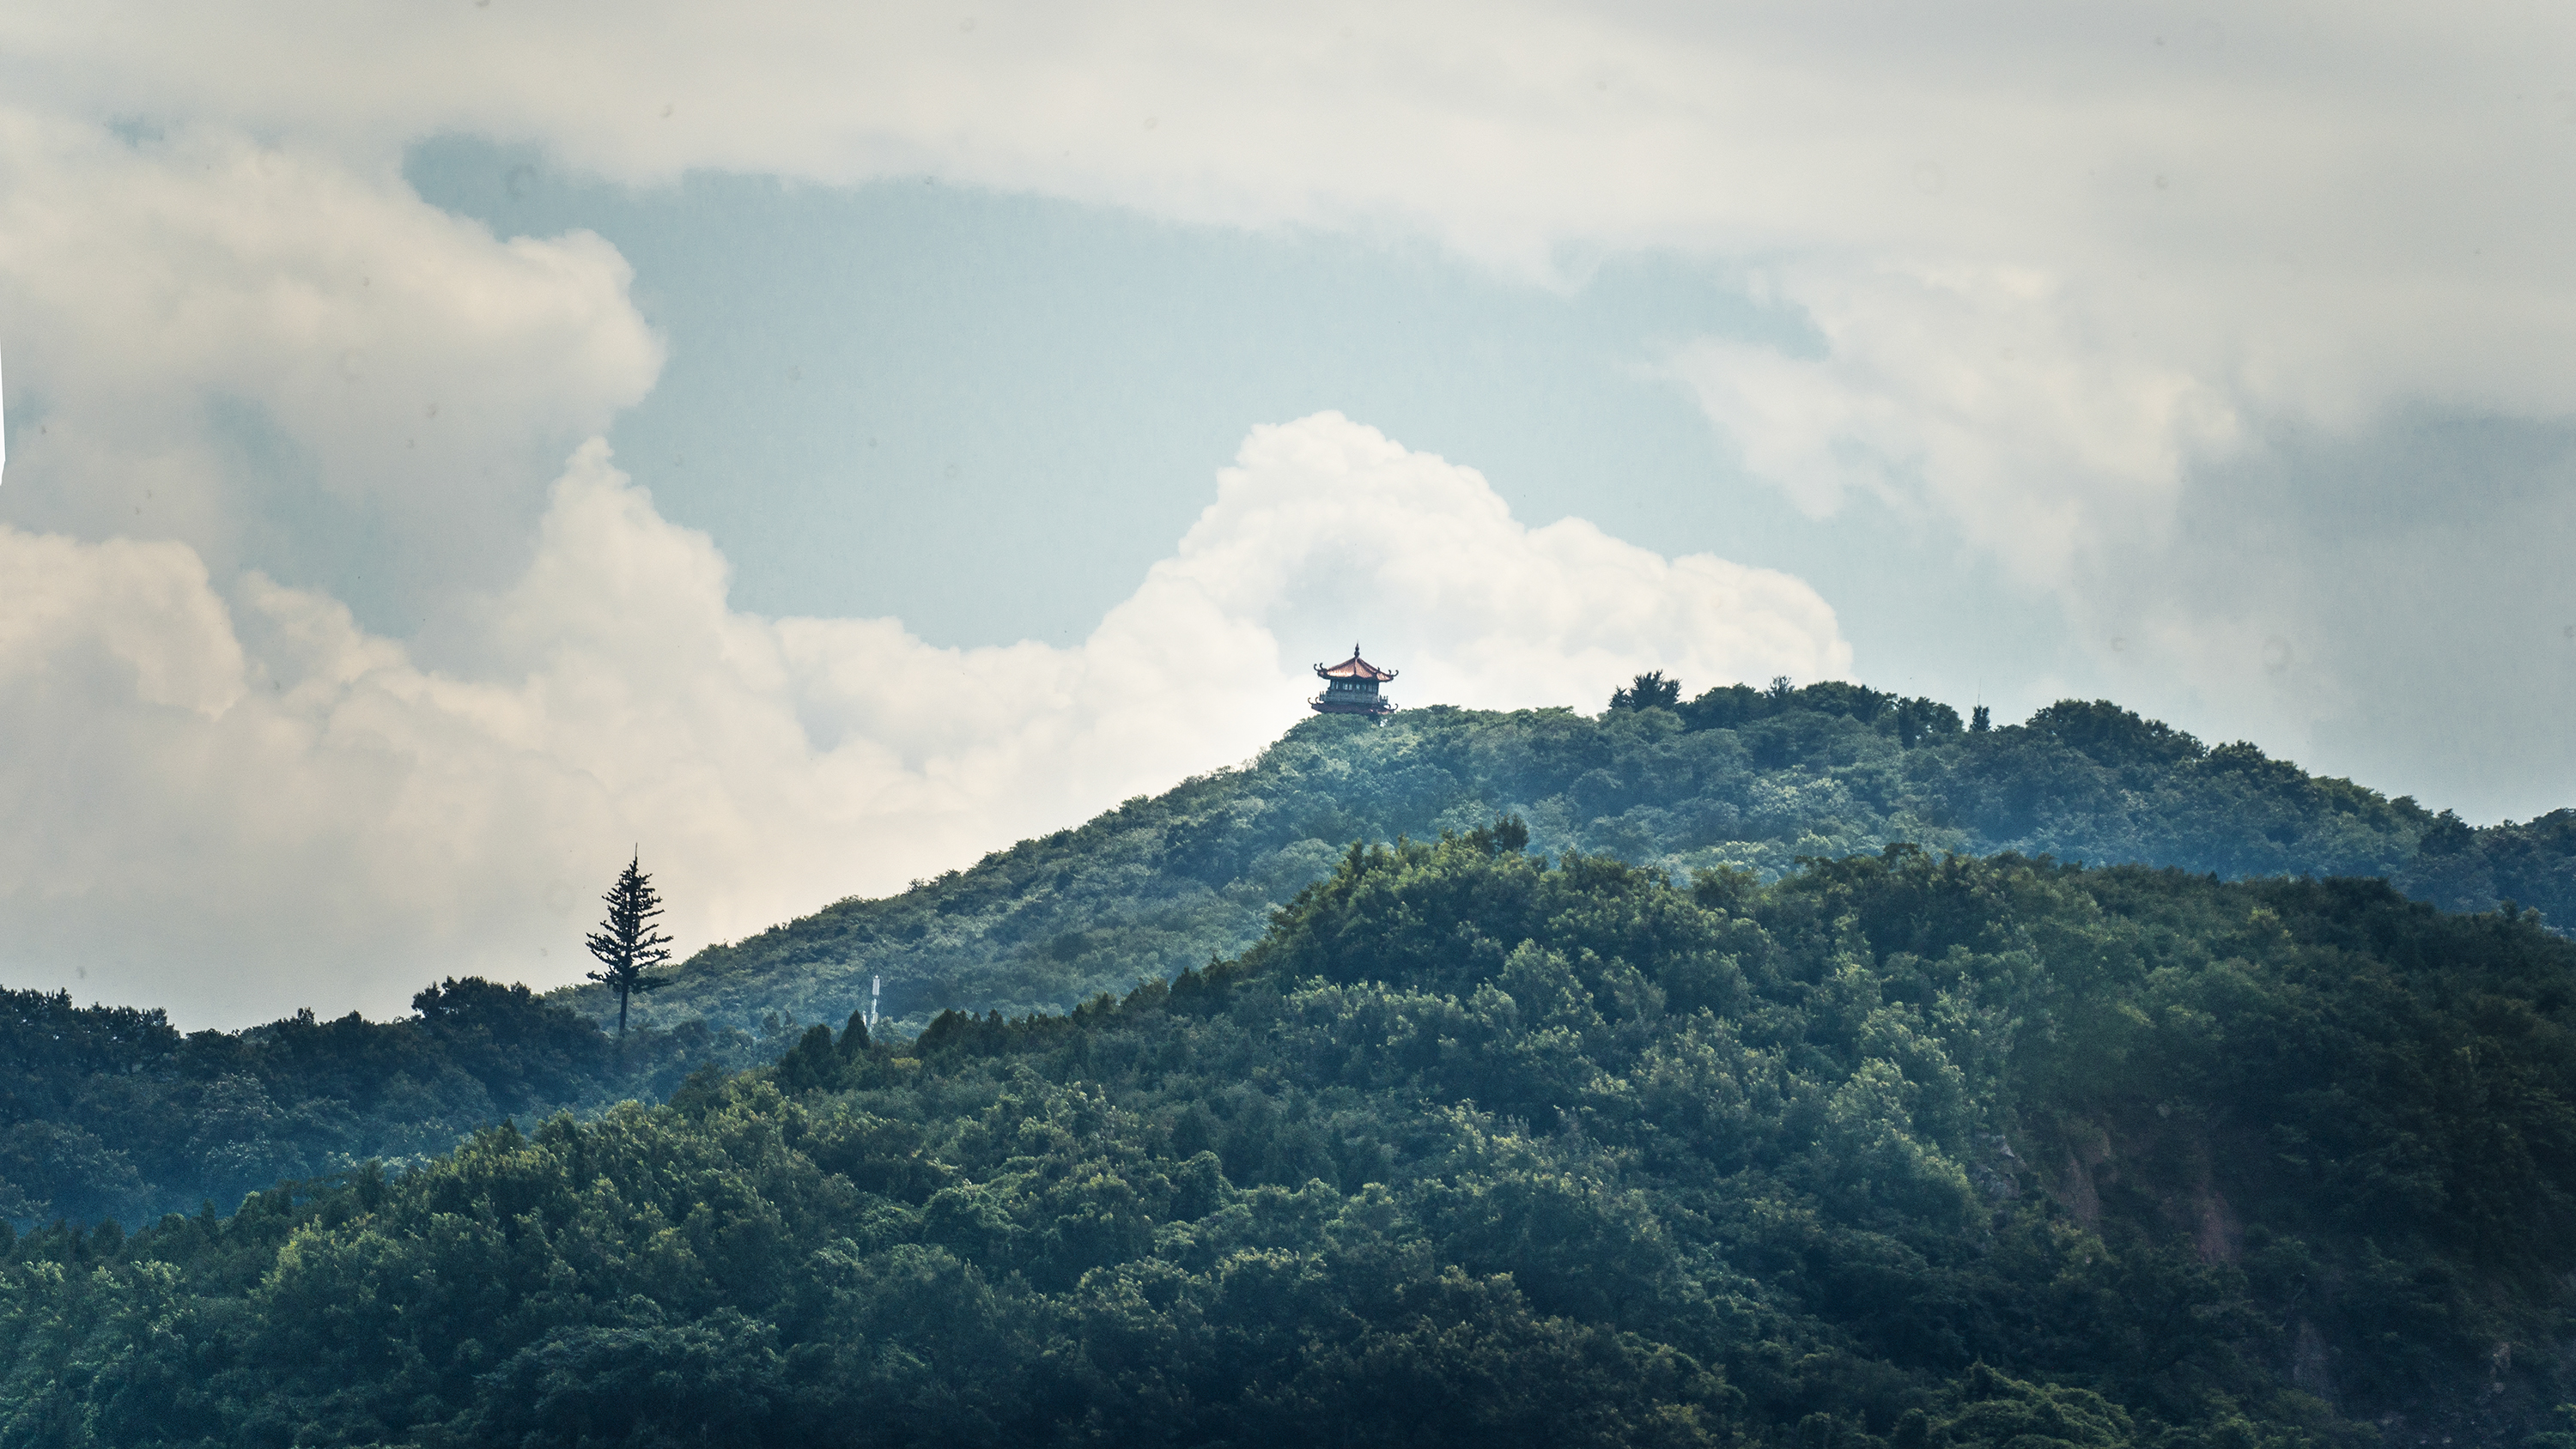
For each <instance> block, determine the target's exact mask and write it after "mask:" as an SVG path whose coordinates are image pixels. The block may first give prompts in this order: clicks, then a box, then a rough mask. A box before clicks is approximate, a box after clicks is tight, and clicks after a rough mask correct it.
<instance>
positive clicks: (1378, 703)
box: [1307, 644, 1395, 719]
mask: <svg viewBox="0 0 2576 1449" xmlns="http://www.w3.org/2000/svg"><path fill="white" fill-rule="evenodd" d="M1315 677H1316V678H1318V679H1321V680H1322V681H1324V692H1323V693H1321V694H1319V695H1316V696H1315V697H1314V698H1313V699H1310V700H1308V701H1307V703H1308V704H1311V705H1313V706H1314V707H1315V713H1317V714H1364V715H1367V716H1368V717H1369V718H1371V719H1384V718H1386V717H1387V716H1388V715H1391V714H1393V713H1395V701H1394V700H1391V699H1388V698H1386V697H1385V696H1383V695H1381V694H1379V693H1378V692H1377V687H1378V686H1379V685H1381V684H1384V683H1385V682H1387V681H1388V680H1390V679H1393V678H1394V677H1395V671H1394V670H1392V669H1380V668H1378V667H1377V666H1376V665H1374V664H1371V663H1369V662H1368V661H1367V660H1365V659H1362V658H1361V657H1360V646H1358V645H1357V644H1354V645H1352V646H1351V657H1350V658H1348V659H1345V660H1343V661H1342V662H1341V663H1339V664H1318V665H1316V666H1315Z"/></svg>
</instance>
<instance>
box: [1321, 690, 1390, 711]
mask: <svg viewBox="0 0 2576 1449" xmlns="http://www.w3.org/2000/svg"><path fill="white" fill-rule="evenodd" d="M1306 703H1307V705H1308V706H1310V707H1312V708H1315V709H1346V710H1349V711H1350V712H1351V713H1353V714H1358V713H1361V712H1362V711H1365V710H1385V711H1388V712H1392V711H1393V710H1394V709H1395V708H1396V703H1395V701H1394V700H1391V699H1389V698H1387V697H1386V696H1385V695H1382V694H1362V693H1360V692H1359V691H1357V690H1352V691H1351V692H1349V693H1347V694H1331V693H1326V694H1319V695H1316V696H1315V697H1314V698H1313V699H1310V700H1308V701H1306Z"/></svg>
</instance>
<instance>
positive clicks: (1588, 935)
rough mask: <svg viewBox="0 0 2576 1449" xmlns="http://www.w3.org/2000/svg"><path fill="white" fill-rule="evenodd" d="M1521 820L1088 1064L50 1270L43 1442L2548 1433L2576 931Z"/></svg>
mask: <svg viewBox="0 0 2576 1449" xmlns="http://www.w3.org/2000/svg"><path fill="white" fill-rule="evenodd" d="M1517 834H1518V832H1517V831H1515V830H1513V829H1510V828H1508V827H1506V828H1504V829H1500V830H1485V831H1477V832H1471V833H1467V834H1461V835H1457V836H1454V837H1452V838H1449V839H1445V840H1443V841H1440V842H1438V843H1436V844H1423V843H1414V844H1408V845H1405V846H1402V847H1400V848H1397V849H1393V850H1389V849H1384V848H1352V849H1349V850H1348V851H1346V852H1344V853H1343V854H1342V855H1341V857H1340V858H1339V860H1338V862H1337V863H1336V864H1335V865H1334V866H1333V868H1332V869H1331V870H1330V872H1329V873H1328V875H1327V877H1326V878H1325V879H1324V880H1323V881H1322V882H1320V883H1319V884H1317V885H1316V886H1315V887H1313V888H1311V889H1309V890H1307V891H1305V892H1303V893H1302V894H1300V895H1298V896H1297V897H1296V899H1295V900H1294V901H1293V902H1292V904H1291V905H1290V906H1289V907H1288V909H1287V910H1286V911H1285V912H1284V913H1283V914H1282V915H1281V916H1280V918H1279V920H1278V921H1277V922H1276V924H1275V925H1274V926H1273V927H1272V929H1271V930H1270V931H1269V932H1268V933H1267V934H1266V935H1265V936H1264V937H1263V938H1262V939H1261V940H1260V941H1259V942H1258V943H1257V944H1256V945H1255V946H1254V947H1253V948H1252V949H1250V950H1249V951H1247V952H1245V953H1243V954H1242V955H1241V956H1240V957H1239V958H1237V959H1232V960H1227V961H1223V962H1219V963H1216V964H1213V965H1211V966H1210V967H1208V968H1207V969H1205V970H1193V971H1189V972H1186V973H1184V974H1182V975H1181V976H1180V977H1179V978H1178V979H1177V980H1175V981H1173V982H1171V983H1169V984H1168V985H1166V984H1163V983H1161V982H1156V983H1152V984H1149V985H1147V986H1144V987H1142V988H1140V989H1138V990H1136V991H1134V992H1132V993H1130V994H1128V995H1127V996H1126V997H1125V998H1124V999H1117V998H1111V997H1102V998H1099V999H1096V1000H1094V1001H1091V1002H1089V1003H1086V1004H1084V1005H1083V1006H1082V1007H1080V1008H1079V1009H1078V1010H1076V1011H1073V1012H1071V1013H1069V1014H1061V1015H1033V1016H1024V1017H1021V1018H1018V1019H1005V1018H1003V1017H1001V1016H1000V1015H998V1014H987V1015H980V1016H972V1017H970V1016H967V1015H965V1014H963V1013H948V1014H944V1015H942V1016H940V1017H938V1018H936V1019H935V1020H933V1021H932V1022H931V1023H930V1026H929V1028H928V1030H926V1031H925V1032H924V1033H923V1034H922V1035H921V1037H920V1038H919V1040H918V1041H916V1042H912V1043H908V1044H904V1045H901V1046H892V1045H889V1044H888V1043H886V1042H882V1041H880V1042H876V1043H869V1042H867V1041H866V1039H865V1034H864V1032H862V1031H857V1030H851V1031H846V1032H844V1033H843V1034H842V1035H840V1036H839V1037H838V1038H837V1039H836V1038H835V1036H834V1034H833V1033H832V1032H831V1031H830V1030H828V1029H824V1028H816V1029H814V1030H812V1031H809V1032H807V1033H805V1034H804V1036H803V1037H802V1038H801V1039H800V1040H799V1041H798V1042H797V1044H796V1045H795V1047H794V1048H793V1049H792V1050H790V1051H789V1052H788V1053H787V1054H786V1055H785V1056H784V1057H783V1058H782V1059H781V1060H779V1061H778V1062H777V1063H776V1065H775V1066H772V1067H765V1068H760V1069H757V1070H755V1071H752V1072H748V1073H737V1074H727V1073H724V1072H722V1071H717V1070H710V1071H707V1072H704V1073H701V1074H699V1075H697V1076H695V1077H693V1078H691V1079H690V1080H689V1081H688V1082H687V1083H686V1084H684V1085H683V1086H682V1087H681V1088H680V1089H679V1090H678V1091H677V1092H676V1093H675V1094H674V1095H673V1096H672V1098H671V1100H670V1101H669V1102H668V1104H667V1105H663V1106H657V1107H642V1106H626V1107H620V1108H617V1109H615V1110H612V1111H610V1112H608V1113H607V1114H605V1115H604V1116H602V1117H600V1118H598V1119H597V1120H596V1121H593V1122H591V1123H588V1124H582V1123H578V1122H576V1121H574V1120H573V1119H571V1118H569V1117H557V1118H554V1119H552V1120H549V1121H547V1122H546V1123H544V1124H543V1125H542V1126H539V1127H537V1128H536V1129H535V1130H534V1131H533V1132H532V1133H530V1134H528V1135H524V1136H523V1135H522V1134H521V1133H519V1132H518V1131H515V1130H511V1129H506V1128H504V1129H496V1130H492V1131H488V1132H485V1133H483V1134H481V1135H479V1136H477V1137H476V1138H474V1139H473V1140H472V1141H471V1142H469V1143H468V1144H466V1145H465V1146H463V1147H461V1148H460V1149H459V1150H457V1151H456V1152H455V1153H454V1154H453V1155H452V1156H449V1157H445V1158H441V1159H439V1160H436V1161H434V1162H431V1163H428V1164H427V1165H424V1166H422V1167H420V1168H418V1169H416V1170H413V1171H410V1172H407V1173H403V1174H400V1175H398V1176H391V1177H388V1176H386V1175H383V1174H380V1173H377V1172H372V1171H369V1172H361V1173H357V1174H354V1175H352V1176H350V1177H348V1178H346V1179H344V1180H339V1181H334V1182H327V1183H307V1184H303V1185H297V1186H289V1187H281V1188H278V1189H275V1190H273V1191H270V1192H268V1193H265V1194H262V1195H261V1196H260V1197H258V1198H257V1199H254V1200H253V1201H252V1202H251V1203H250V1204H249V1205H247V1206H246V1207H245V1208H244V1209H243V1211H242V1212H240V1213H239V1214H237V1215H235V1216H234V1217H232V1218H230V1219H217V1218H215V1217H213V1216H212V1215H203V1216H199V1217H194V1218H178V1217H174V1218H170V1219H166V1220H164V1221H163V1222H162V1223H161V1224H159V1225H158V1226H155V1227H151V1228H148V1229H146V1230H144V1231H142V1232H139V1233H136V1234H133V1235H131V1236H128V1235H126V1234H124V1233H121V1232H119V1231H116V1230H114V1229H112V1228H111V1229H101V1230H97V1231H89V1232H83V1231H78V1230H74V1229H70V1228H56V1229H52V1230H48V1231H45V1232H40V1233H36V1234H33V1235H31V1236H29V1237H27V1238H25V1239H23V1240H20V1241H19V1242H17V1243H16V1244H15V1246H14V1247H13V1248H12V1249H11V1251H10V1252H9V1254H8V1255H7V1257H8V1259H9V1262H8V1264H7V1266H6V1267H5V1268H0V1342H7V1343H9V1344H12V1345H13V1346H14V1347H15V1352H14V1353H13V1354H12V1355H11V1356H10V1358H9V1360H8V1364H7V1369H8V1374H9V1377H8V1378H7V1380H6V1382H5V1384H0V1445H16V1444H36V1443H47V1444H53V1443H62V1444H78V1443H87V1442H102V1443H117V1444H152V1443H173V1444H178V1443H225V1444H233V1443H242V1444H251V1443H256V1444H285V1443H289V1442H294V1443H299V1444H317V1445H318V1444H341V1443H347V1444H357V1443H415V1444H423V1445H430V1444H465V1443H476V1444H483V1443H512V1444H523V1445H532V1446H535V1445H567V1446H569V1445H576V1444H591V1445H609V1444H632V1445H648V1444H650V1445H661V1444H696V1443H747V1442H778V1443H787V1442H796V1443H816V1444H896V1443H904V1444H910V1443H992V1442H1004V1441H1008V1442H1029V1443H1076V1442H1081V1443H1120V1444H1141V1443H1157V1444H1162V1443H1168V1444H1175V1445H1179V1444H1193V1445H1198V1444H1206V1445H1213V1444H1299V1445H1306V1444H1318V1443H1322V1444H1363V1443H1365V1444H1399V1443H1404V1444H1411V1443H1429V1444H1443V1443H1458V1444H1466V1443H1478V1444H1483V1443H1494V1442H1508V1443H1533V1444H1535V1443H1547V1444H1601V1445H1613V1444H1617V1445H1628V1444H1674V1445H1686V1444H1704V1443H1720V1442H1728V1441H1730V1440H1733V1441H1736V1442H1745V1443H1758V1444H1774V1445H1784V1446H1785V1445H1799V1446H1850V1449H1864V1446H1872V1445H1880V1444H1887V1445H1902V1446H1907V1449H1912V1446H1917V1445H1936V1444H1937V1445H1957V1446H1969V1445H1982V1446H1996V1449H2002V1446H2012V1449H2057V1446H2068V1445H2080V1446H2127V1445H2157V1446H2164V1449H2184V1446H2219V1445H2228V1446H2245V1445H2274V1444H2278V1445H2291V1444H2319V1445H2323V1444H2352V1445H2360V1444H2365V1443H2372V1442H2414V1441H2415V1440H2417V1439H2418V1438H2419V1437H2428V1436H2429V1437H2430V1438H2431V1439H2434V1440H2439V1439H2442V1438H2444V1437H2452V1438H2456V1439H2457V1441H2458V1442H2460V1443H2520V1442H2523V1441H2524V1439H2525V1437H2526V1436H2528V1435H2532V1434H2551V1433H2555V1432H2556V1431H2557V1429H2559V1428H2560V1427H2562V1425H2561V1423H2560V1422H2559V1421H2557V1420H2554V1419H2553V1418H2552V1410H2551V1408H2550V1406H2552V1405H2555V1404H2559V1403H2562V1402H2565V1401H2567V1400H2568V1399H2570V1398H2576V1393H2571V1389H2576V1385H2571V1384H2570V1383H2569V1382H2568V1369H2567V1367H2566V1365H2565V1362H2564V1356H2563V1353H2562V1352H2561V1346H2562V1345H2563V1344H2565V1343H2566V1342H2568V1341H2569V1337H2570V1330H2571V1328H2576V1323H2571V1320H2570V1317H2569V1307H2570V1304H2569V1296H2570V1288H2569V1286H2568V1285H2569V1273H2570V1270H2571V1269H2576V1107H2571V1104H2576V1052H2571V1050H2570V1048H2571V1046H2576V1042H2571V1040H2570V1028H2571V1026H2576V1002H2571V991H2576V946H2571V945H2570V944H2569V943H2568V942H2567V941H2565V940H2563V939H2561V938H2559V937H2558V936H2556V935H2554V934H2551V933H2549V932H2547V931H2545V930H2543V929H2541V928H2540V927H2539V926H2538V925H2537V924H2535V923H2534V922H2533V920H2532V919H2531V918H2530V916H2529V915H2528V914H2526V913H2508V912H2501V911H2499V912H2494V913H2489V914H2484V915H2477V916H2456V915H2444V914H2440V913H2437V912H2435V911H2433V910H2431V909H2430V908H2427V907H2425V906H2422V905H2418V904H2414V903H2410V902H2408V901H2406V900H2405V899H2403V898H2402V897H2401V896H2400V895H2398V894H2397V893H2396V892H2395V891H2393V890H2391V889H2389V888H2388V887H2386V886H2385V885H2382V884H2380V883H2377V882H2370V881H2326V882H2307V881H2295V880H2293V881H2280V880H2273V881H2259V882H2247V883H2222V882H2220V881H2217V880H2214V879H2211V878H2210V877H2209V876H2207V875H2205V874H2203V875H2195V874H2188V873H2184V872H2180V871H2148V870H2143V869H2135V868H2121V869H2111V870H2099V869H2096V870H2079V869H2076V868H2073V867H2068V866H2059V865H2051V864H2047V863H2043V862H2034V861H2032V860H2029V859H2025V858H2020V857H2013V856H2005V857H2001V858H1997V859H1994V860H1990V861H1975V860H1963V859H1944V858H1940V857H1937V856H1934V855H1931V854H1927V853H1924V852H1921V851H1917V850H1912V849H1902V848H1900V849H1896V850H1891V851H1888V852H1885V853H1884V854H1876V855H1868V856H1862V857H1858V858H1853V859H1848V860H1841V861H1836V862H1831V863H1822V864H1816V865H1813V866H1811V867H1808V868H1805V869H1803V870H1799V871H1796V872H1793V873H1792V874H1790V875H1789V876H1787V877H1786V878H1785V879H1783V880H1782V881H1780V882H1779V883H1777V884H1774V885H1767V886H1766V885H1764V884H1762V883H1760V882H1759V881H1758V880H1756V879H1755V878H1754V877H1753V876H1751V875H1749V874H1744V873H1731V872H1712V873H1709V874H1706V875H1703V876H1701V877H1700V878H1698V879H1697V880H1696V881H1694V882H1693V883H1692V884H1691V885H1689V886H1680V885H1675V884H1672V883H1669V882H1668V879H1667V877H1665V876H1664V875H1662V874H1660V873H1658V872H1655V871H1651V870H1642V869H1637V868H1633V867H1630V866H1626V865H1622V864H1619V863H1617V862H1615V861H1612V860H1609V859H1604V858H1598V857H1590V856H1582V855H1570V856H1566V857H1564V858H1562V859H1559V860H1556V861H1554V862H1550V861H1548V860H1545V859H1541V858H1535V857H1533V856H1531V855H1528V854H1525V853H1524V852H1523V851H1522V850H1520V849H1518V848H1516V847H1517V846H1518V844H1519V842H1518V839H1517ZM2545 1442H2552V1443H2555V1442H2559V1441H2557V1440H2549V1441H2545Z"/></svg>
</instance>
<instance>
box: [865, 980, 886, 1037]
mask: <svg viewBox="0 0 2576 1449" xmlns="http://www.w3.org/2000/svg"><path fill="white" fill-rule="evenodd" d="M883 990H885V978H884V977H882V976H871V977H869V978H868V1030H870V1031H874V1030H876V1029H877V993H878V992H881V991H883Z"/></svg>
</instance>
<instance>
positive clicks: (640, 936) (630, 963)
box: [586, 852, 671, 1041]
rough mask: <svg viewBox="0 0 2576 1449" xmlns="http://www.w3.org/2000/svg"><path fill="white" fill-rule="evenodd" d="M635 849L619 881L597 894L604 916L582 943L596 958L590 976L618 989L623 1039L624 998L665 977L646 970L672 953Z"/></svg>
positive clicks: (649, 881) (658, 900)
mask: <svg viewBox="0 0 2576 1449" xmlns="http://www.w3.org/2000/svg"><path fill="white" fill-rule="evenodd" d="M642 859H643V857H642V855H641V853H640V852H639V853H638V854H637V855H636V856H635V857H633V858H631V859H629V860H628V861H627V862H626V869H624V870H623V871H620V872H619V873H618V876H617V884H615V885H613V886H610V887H609V888H608V894H606V895H604V896H601V897H600V899H601V900H603V901H605V902H607V903H608V917H607V919H605V920H603V921H601V922H600V923H599V929H598V930H596V931H593V932H591V933H590V937H589V940H588V942H587V943H586V944H588V945H589V947H590V954H592V955H593V956H596V957H598V958H599V967H600V969H598V970H596V971H593V972H591V973H590V979H591V980H593V981H597V982H599V983H601V984H603V985H605V986H608V987H610V988H611V989H613V990H614V991H616V993H617V1039H618V1040H620V1041H624V1040H625V1039H626V998H627V997H628V995H629V994H631V993H634V992H638V991H651V990H654V989H656V988H658V987H660V986H661V985H662V984H663V983H662V982H661V981H660V980H658V979H656V978H654V977H651V976H647V975H646V974H645V973H646V972H648V971H650V970H652V969H653V968H654V967H656V966H659V965H661V964H662V963H663V962H665V961H668V960H670V959H671V938H670V937H668V936H665V935H663V934H662V932H661V930H660V929H659V928H657V927H656V926H655V925H654V924H653V918H654V917H656V916H658V915H660V914H662V898H661V897H660V896H658V895H656V894H654V892H653V878H652V877H651V876H649V875H646V874H645V873H644V871H643V869H642V866H641V862H642Z"/></svg>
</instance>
